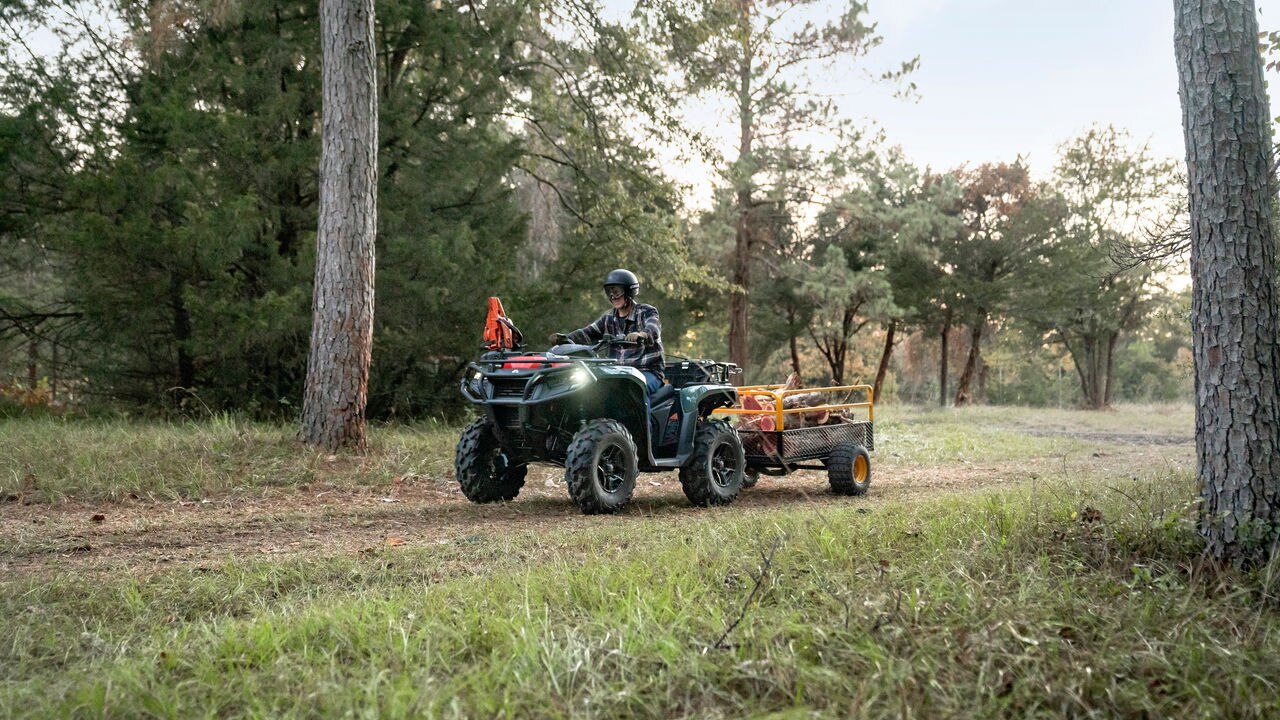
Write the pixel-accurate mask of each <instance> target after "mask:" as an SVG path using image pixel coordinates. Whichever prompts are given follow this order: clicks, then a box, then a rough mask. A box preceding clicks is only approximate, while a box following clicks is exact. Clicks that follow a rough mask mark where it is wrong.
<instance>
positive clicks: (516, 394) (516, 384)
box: [489, 378, 528, 400]
mask: <svg viewBox="0 0 1280 720" xmlns="http://www.w3.org/2000/svg"><path fill="white" fill-rule="evenodd" d="M489 382H491V383H493V397H494V399H498V398H507V399H516V400H519V399H521V398H523V397H524V389H525V385H527V384H528V381H527V380H524V379H519V380H505V379H499V378H490V379H489Z"/></svg>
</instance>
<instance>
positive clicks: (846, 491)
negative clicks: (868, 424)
mask: <svg viewBox="0 0 1280 720" xmlns="http://www.w3.org/2000/svg"><path fill="white" fill-rule="evenodd" d="M827 480H828V481H830V482H831V492H833V493H835V494H837V495H861V494H863V493H865V492H866V491H867V488H869V487H871V456H870V455H868V454H867V449H866V448H864V447H862V446H861V445H855V444H853V443H840V444H839V445H836V446H835V447H833V448H831V458H830V459H829V460H828V461H827Z"/></svg>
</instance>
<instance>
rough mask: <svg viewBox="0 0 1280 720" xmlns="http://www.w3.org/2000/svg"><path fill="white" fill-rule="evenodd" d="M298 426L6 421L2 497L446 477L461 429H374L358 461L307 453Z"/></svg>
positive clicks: (0, 447)
mask: <svg viewBox="0 0 1280 720" xmlns="http://www.w3.org/2000/svg"><path fill="white" fill-rule="evenodd" d="M294 431H295V429H294V428H289V427H283V426H279V425H268V424H263V423H252V422H245V421H241V420H237V419H235V418H233V417H230V416H218V417H215V418H214V419H213V420H211V421H208V422H192V421H185V422H175V423H167V424H165V423H148V424H140V423H136V422H129V421H122V420H71V421H68V420H62V419H58V418H35V419H27V420H10V421H0V493H4V494H13V493H18V492H22V491H27V492H28V494H30V495H31V496H33V498H34V499H37V500H45V501H58V500H62V499H66V498H67V497H77V498H80V499H86V500H102V499H107V500H119V499H122V498H125V497H128V496H129V495H130V494H132V495H136V496H139V497H145V498H153V499H176V498H187V499H192V498H197V499H198V498H202V497H205V496H207V495H211V494H218V493H227V492H234V491H242V492H243V491H255V490H262V489H270V488H293V487H297V486H300V485H308V484H312V483H316V482H322V483H324V484H326V485H336V486H346V485H385V484H388V483H390V482H391V481H392V479H393V478H395V477H397V476H404V475H415V476H432V477H444V476H445V475H446V473H448V472H449V471H450V470H451V468H452V467H453V444H454V442H456V440H457V438H456V434H457V433H456V429H455V428H452V427H446V426H443V425H439V424H427V425H423V426H421V427H395V428H378V429H376V430H375V431H374V433H373V438H372V441H371V451H370V453H369V454H368V455H367V456H364V457H359V456H352V455H347V454H340V455H331V454H329V453H326V452H321V451H315V450H308V449H306V448H303V447H301V446H300V445H299V444H298V443H297V441H296V440H295V438H294Z"/></svg>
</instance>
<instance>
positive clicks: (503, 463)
mask: <svg viewBox="0 0 1280 720" xmlns="http://www.w3.org/2000/svg"><path fill="white" fill-rule="evenodd" d="M506 471H507V454H506V453H504V452H502V451H501V450H499V451H497V452H495V453H494V454H493V457H492V458H491V460H490V462H489V472H490V474H491V475H492V476H493V477H495V478H500V477H502V474H503V473H505V472H506Z"/></svg>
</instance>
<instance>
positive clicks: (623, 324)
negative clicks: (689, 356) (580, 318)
mask: <svg viewBox="0 0 1280 720" xmlns="http://www.w3.org/2000/svg"><path fill="white" fill-rule="evenodd" d="M633 332H645V333H649V342H648V343H647V344H645V345H642V346H640V347H618V346H616V345H615V346H613V347H612V348H610V349H609V356H610V357H612V358H614V359H615V360H617V361H618V362H621V363H623V364H625V365H630V366H632V367H634V368H636V369H637V370H645V371H648V372H651V373H653V374H654V375H657V376H658V377H659V378H663V377H665V376H666V374H665V373H664V372H663V371H662V362H663V361H662V323H661V322H660V321H659V320H658V308H656V307H654V306H652V305H642V304H640V303H632V305H631V314H630V315H628V316H627V317H619V315H618V311H617V310H614V309H612V308H610V309H609V310H608V311H607V312H606V313H605V314H603V315H601V316H600V319H599V320H596V321H595V322H593V323H591V324H590V325H588V326H586V327H584V328H580V329H578V330H574V331H573V332H571V333H569V339H570V340H571V341H573V342H576V343H578V344H582V345H586V344H589V343H593V342H596V341H597V340H599V339H600V338H602V337H604V336H605V335H623V336H625V335H627V334H628V333H633Z"/></svg>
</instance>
